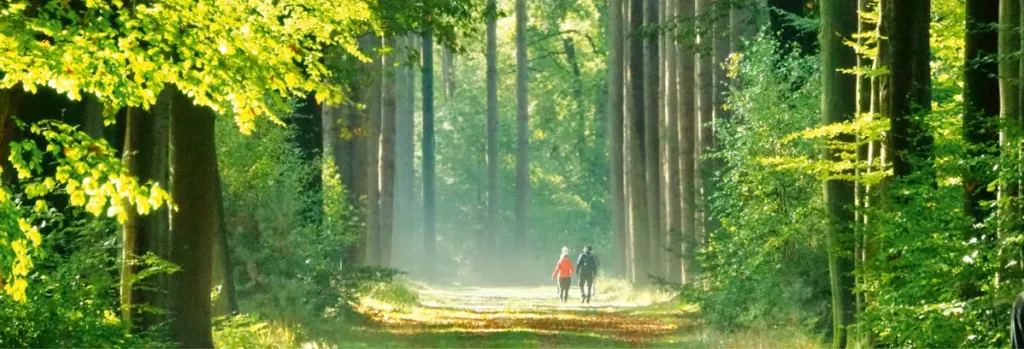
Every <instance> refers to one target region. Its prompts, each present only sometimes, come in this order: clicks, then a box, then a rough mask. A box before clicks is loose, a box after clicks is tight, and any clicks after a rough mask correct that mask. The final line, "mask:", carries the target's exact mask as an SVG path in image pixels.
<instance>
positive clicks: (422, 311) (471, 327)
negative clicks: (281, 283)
mask: <svg viewBox="0 0 1024 349" xmlns="http://www.w3.org/2000/svg"><path fill="white" fill-rule="evenodd" d="M607 283H609V284H610V285H607V286H605V287H604V289H599V291H598V293H597V295H596V296H595V297H594V299H593V301H592V303H591V304H581V303H580V299H579V298H578V297H579V289H578V288H574V289H573V292H572V293H571V295H575V298H573V297H570V301H569V303H567V304H561V303H560V302H559V301H558V298H557V295H556V288H555V286H554V285H552V286H547V287H511V288H509V287H505V288H479V287H464V286H457V285H453V286H445V287H439V286H428V285H423V284H417V285H413V286H411V288H412V289H413V290H414V291H415V292H417V293H418V297H417V300H416V301H413V302H406V304H398V305H396V304H395V303H396V302H386V301H379V300H376V299H373V298H367V299H365V300H364V301H363V302H362V304H361V306H360V308H359V310H360V312H362V313H363V314H365V315H367V316H368V318H369V319H370V321H369V322H368V323H366V324H365V325H363V326H357V327H355V328H354V329H352V330H351V332H348V331H346V332H347V333H346V334H345V335H344V337H345V339H344V340H342V341H341V343H340V346H341V347H372V348H381V347H386V348H410V347H414V348H480V347H491V348H494V347H501V348H508V347H513V348H524V347H525V348H535V347H541V348H552V347H570V348H573V347H576V348H596V347H670V348H720V347H721V348H725V347H733V348H734V347H779V346H782V347H816V346H817V345H815V344H814V341H810V340H807V339H806V338H805V337H804V338H794V336H793V333H790V334H786V333H774V334H773V335H770V336H766V335H764V334H761V333H751V334H745V335H743V334H729V335H727V336H722V335H718V334H715V333H713V332H711V331H708V330H706V329H705V328H704V327H703V324H702V321H701V320H700V319H699V315H698V312H697V311H696V308H695V307H694V306H687V305H683V304H682V302H679V301H678V300H672V299H671V297H670V294H668V293H662V292H651V291H647V292H634V291H631V290H629V289H628V287H627V286H624V285H625V283H622V282H614V281H609V282H607ZM598 286H599V287H601V284H600V283H599V284H598ZM771 337H779V338H778V339H772V338H771ZM796 337H801V336H796Z"/></svg>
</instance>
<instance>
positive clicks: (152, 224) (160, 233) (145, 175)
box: [121, 88, 172, 331]
mask: <svg viewBox="0 0 1024 349" xmlns="http://www.w3.org/2000/svg"><path fill="white" fill-rule="evenodd" d="M171 91H172V90H171V89H169V88H167V89H164V90H163V92H161V93H160V95H159V96H158V97H157V103H156V105H154V106H153V108H152V109H151V111H150V112H148V113H147V112H144V111H142V110H140V109H136V108H130V109H129V110H128V112H127V118H126V120H125V124H126V127H125V144H124V159H123V161H124V164H125V166H126V167H127V168H128V169H129V171H130V172H131V173H132V175H134V176H135V177H136V178H137V179H138V180H139V181H140V182H150V181H151V182H153V183H156V184H158V185H159V186H160V187H161V188H163V189H164V190H169V189H170V186H169V184H170V178H169V176H170V171H169V164H170V162H169V156H170V154H169V144H168V142H169V141H170V140H169V137H170V125H169V122H170V121H169V120H170V113H171V93H172V92H171ZM135 212H136V211H134V210H129V214H128V220H126V221H125V223H124V226H123V234H124V237H123V241H124V244H123V245H122V259H123V260H125V261H133V260H135V258H136V257H138V256H141V255H145V254H146V253H153V254H154V255H156V256H158V257H160V258H163V259H166V260H170V259H171V234H170V230H169V229H170V221H169V219H170V217H169V215H168V209H167V207H166V206H165V207H161V208H159V209H155V210H152V211H151V212H150V213H149V214H148V215H145V216H140V215H137V214H136V213H135ZM136 267H137V265H136V264H133V263H123V264H122V265H121V280H122V283H121V304H122V305H127V306H125V307H124V309H123V312H122V316H123V318H122V321H125V322H126V323H132V324H133V325H134V326H133V329H135V330H140V331H141V330H147V329H150V328H153V327H154V326H157V325H159V324H160V323H162V322H164V321H166V320H167V317H166V316H163V315H161V314H154V313H152V312H140V311H139V310H140V309H141V307H142V306H150V307H155V308H160V309H164V310H168V309H169V308H170V299H169V295H168V293H167V292H166V290H168V289H170V287H171V284H170V276H168V275H166V274H158V275H155V276H153V277H151V279H149V280H146V281H145V282H146V283H147V286H148V287H146V288H138V287H132V285H129V284H128V283H126V282H124V281H125V280H130V279H131V278H132V277H133V276H134V274H135V271H136V270H135V269H136ZM135 315H138V321H136V319H135V317H136V316H135ZM133 322H136V323H133Z"/></svg>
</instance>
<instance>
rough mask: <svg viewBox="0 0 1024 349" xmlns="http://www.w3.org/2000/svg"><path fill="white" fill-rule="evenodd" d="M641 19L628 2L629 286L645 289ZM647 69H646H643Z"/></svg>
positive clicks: (636, 4)
mask: <svg viewBox="0 0 1024 349" xmlns="http://www.w3.org/2000/svg"><path fill="white" fill-rule="evenodd" d="M643 19H644V0H632V2H631V8H630V16H629V24H630V33H631V35H632V36H633V37H632V41H631V42H630V52H629V54H630V60H629V65H630V67H629V76H630V87H631V91H630V96H631V97H632V100H633V101H632V103H631V104H630V105H629V109H630V110H629V116H630V118H631V120H630V124H631V126H632V127H631V131H632V134H631V135H630V139H629V142H630V145H629V146H630V150H629V162H630V163H629V172H630V178H629V182H630V198H629V200H630V208H631V211H632V212H631V213H630V216H631V225H632V226H631V230H632V242H631V245H632V251H633V253H632V259H633V280H632V281H633V283H634V284H636V285H639V286H645V285H647V284H648V283H649V280H648V277H649V275H650V265H651V264H650V251H651V248H650V243H649V241H650V234H649V232H650V229H651V225H650V216H649V215H648V214H649V212H648V200H647V196H648V195H647V193H648V189H647V165H646V164H647V163H646V162H645V158H646V156H647V155H649V154H647V152H646V149H645V148H646V144H647V143H646V142H645V137H646V135H647V133H645V126H647V125H646V118H645V117H644V114H646V112H647V111H646V110H645V109H648V108H645V107H644V106H645V102H646V99H645V95H644V89H645V87H646V86H645V84H644V83H645V81H644V80H645V79H644V77H645V76H646V75H645V71H644V70H645V69H644V68H645V64H647V62H646V61H645V60H644V58H645V57H644V40H643V36H642V30H643V24H644V23H643ZM647 67H648V68H650V66H647Z"/></svg>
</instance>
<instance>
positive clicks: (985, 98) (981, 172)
mask: <svg viewBox="0 0 1024 349" xmlns="http://www.w3.org/2000/svg"><path fill="white" fill-rule="evenodd" d="M1018 1H1019V0H1015V1H1012V2H1014V3H1017V2H1018ZM1002 2H1007V1H1002ZM999 7H1000V1H982V0H967V30H966V36H965V38H964V39H965V40H964V55H965V57H964V59H965V62H966V64H965V65H964V66H965V72H964V116H963V128H964V130H963V137H964V142H965V143H966V144H967V146H968V149H967V151H968V152H969V154H971V156H970V158H972V159H974V160H975V161H976V162H975V163H974V164H973V166H971V168H970V170H969V171H966V172H965V176H966V178H964V189H965V193H964V199H965V200H964V212H966V213H967V214H968V215H969V216H970V217H972V218H973V219H974V222H975V223H976V224H980V223H984V220H985V217H987V216H988V215H989V213H991V210H990V209H988V208H987V206H984V205H982V202H983V201H993V200H995V198H996V197H995V192H992V191H989V190H987V189H986V188H987V187H988V184H989V183H991V182H992V181H993V180H995V176H994V175H995V173H994V172H993V171H992V170H991V168H992V166H991V162H990V161H991V160H992V159H993V157H995V156H996V154H997V153H994V152H993V151H994V150H996V149H998V147H999V119H998V117H999V103H1000V95H1001V94H998V93H993V91H999V89H1000V85H999V78H998V76H999V75H998V74H999V63H998V61H999V60H993V59H992V57H995V56H997V55H998V54H999V39H1000V35H999V31H998V30H996V29H995V28H997V25H998V23H999ZM1012 17H1017V16H1016V14H1013V15H1012ZM1016 41H1017V42H1018V45H1019V40H1016ZM1014 65H1016V64H1014ZM1014 92H1016V91H1014ZM979 237H980V236H979Z"/></svg>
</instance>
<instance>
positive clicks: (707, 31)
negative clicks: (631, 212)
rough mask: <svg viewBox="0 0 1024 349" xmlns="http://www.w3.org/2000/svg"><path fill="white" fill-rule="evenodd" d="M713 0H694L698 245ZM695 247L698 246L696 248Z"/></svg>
mask: <svg viewBox="0 0 1024 349" xmlns="http://www.w3.org/2000/svg"><path fill="white" fill-rule="evenodd" d="M713 6H714V3H713V2H712V0H697V1H696V11H697V12H696V16H697V17H696V18H697V19H698V23H697V33H698V34H699V36H698V38H697V61H696V68H695V69H696V72H697V73H696V76H697V84H696V98H697V120H696V121H697V127H696V130H697V131H696V132H697V133H698V136H697V137H698V139H699V141H698V143H697V145H696V148H695V149H696V160H695V161H696V165H695V168H694V172H695V174H694V181H695V182H694V183H695V186H696V196H695V197H696V200H695V203H696V210H697V213H696V217H697V218H696V220H697V222H696V228H695V229H696V231H697V233H698V234H699V235H700V238H699V239H698V242H699V245H698V246H703V245H705V244H706V243H707V237H708V234H707V226H706V223H707V217H708V216H709V215H708V210H707V194H708V193H707V184H706V183H705V182H707V180H706V177H707V176H706V174H707V171H708V169H709V168H710V166H709V162H708V161H705V159H703V156H704V154H706V153H707V152H708V151H710V150H711V148H712V147H713V146H714V129H713V127H714V111H715V107H714V93H715V92H714V91H715V88H714V59H713V57H714V40H713V33H714V26H713V22H712V21H711V20H710V19H711V16H713V15H714V7H713ZM698 250H699V248H698Z"/></svg>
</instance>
